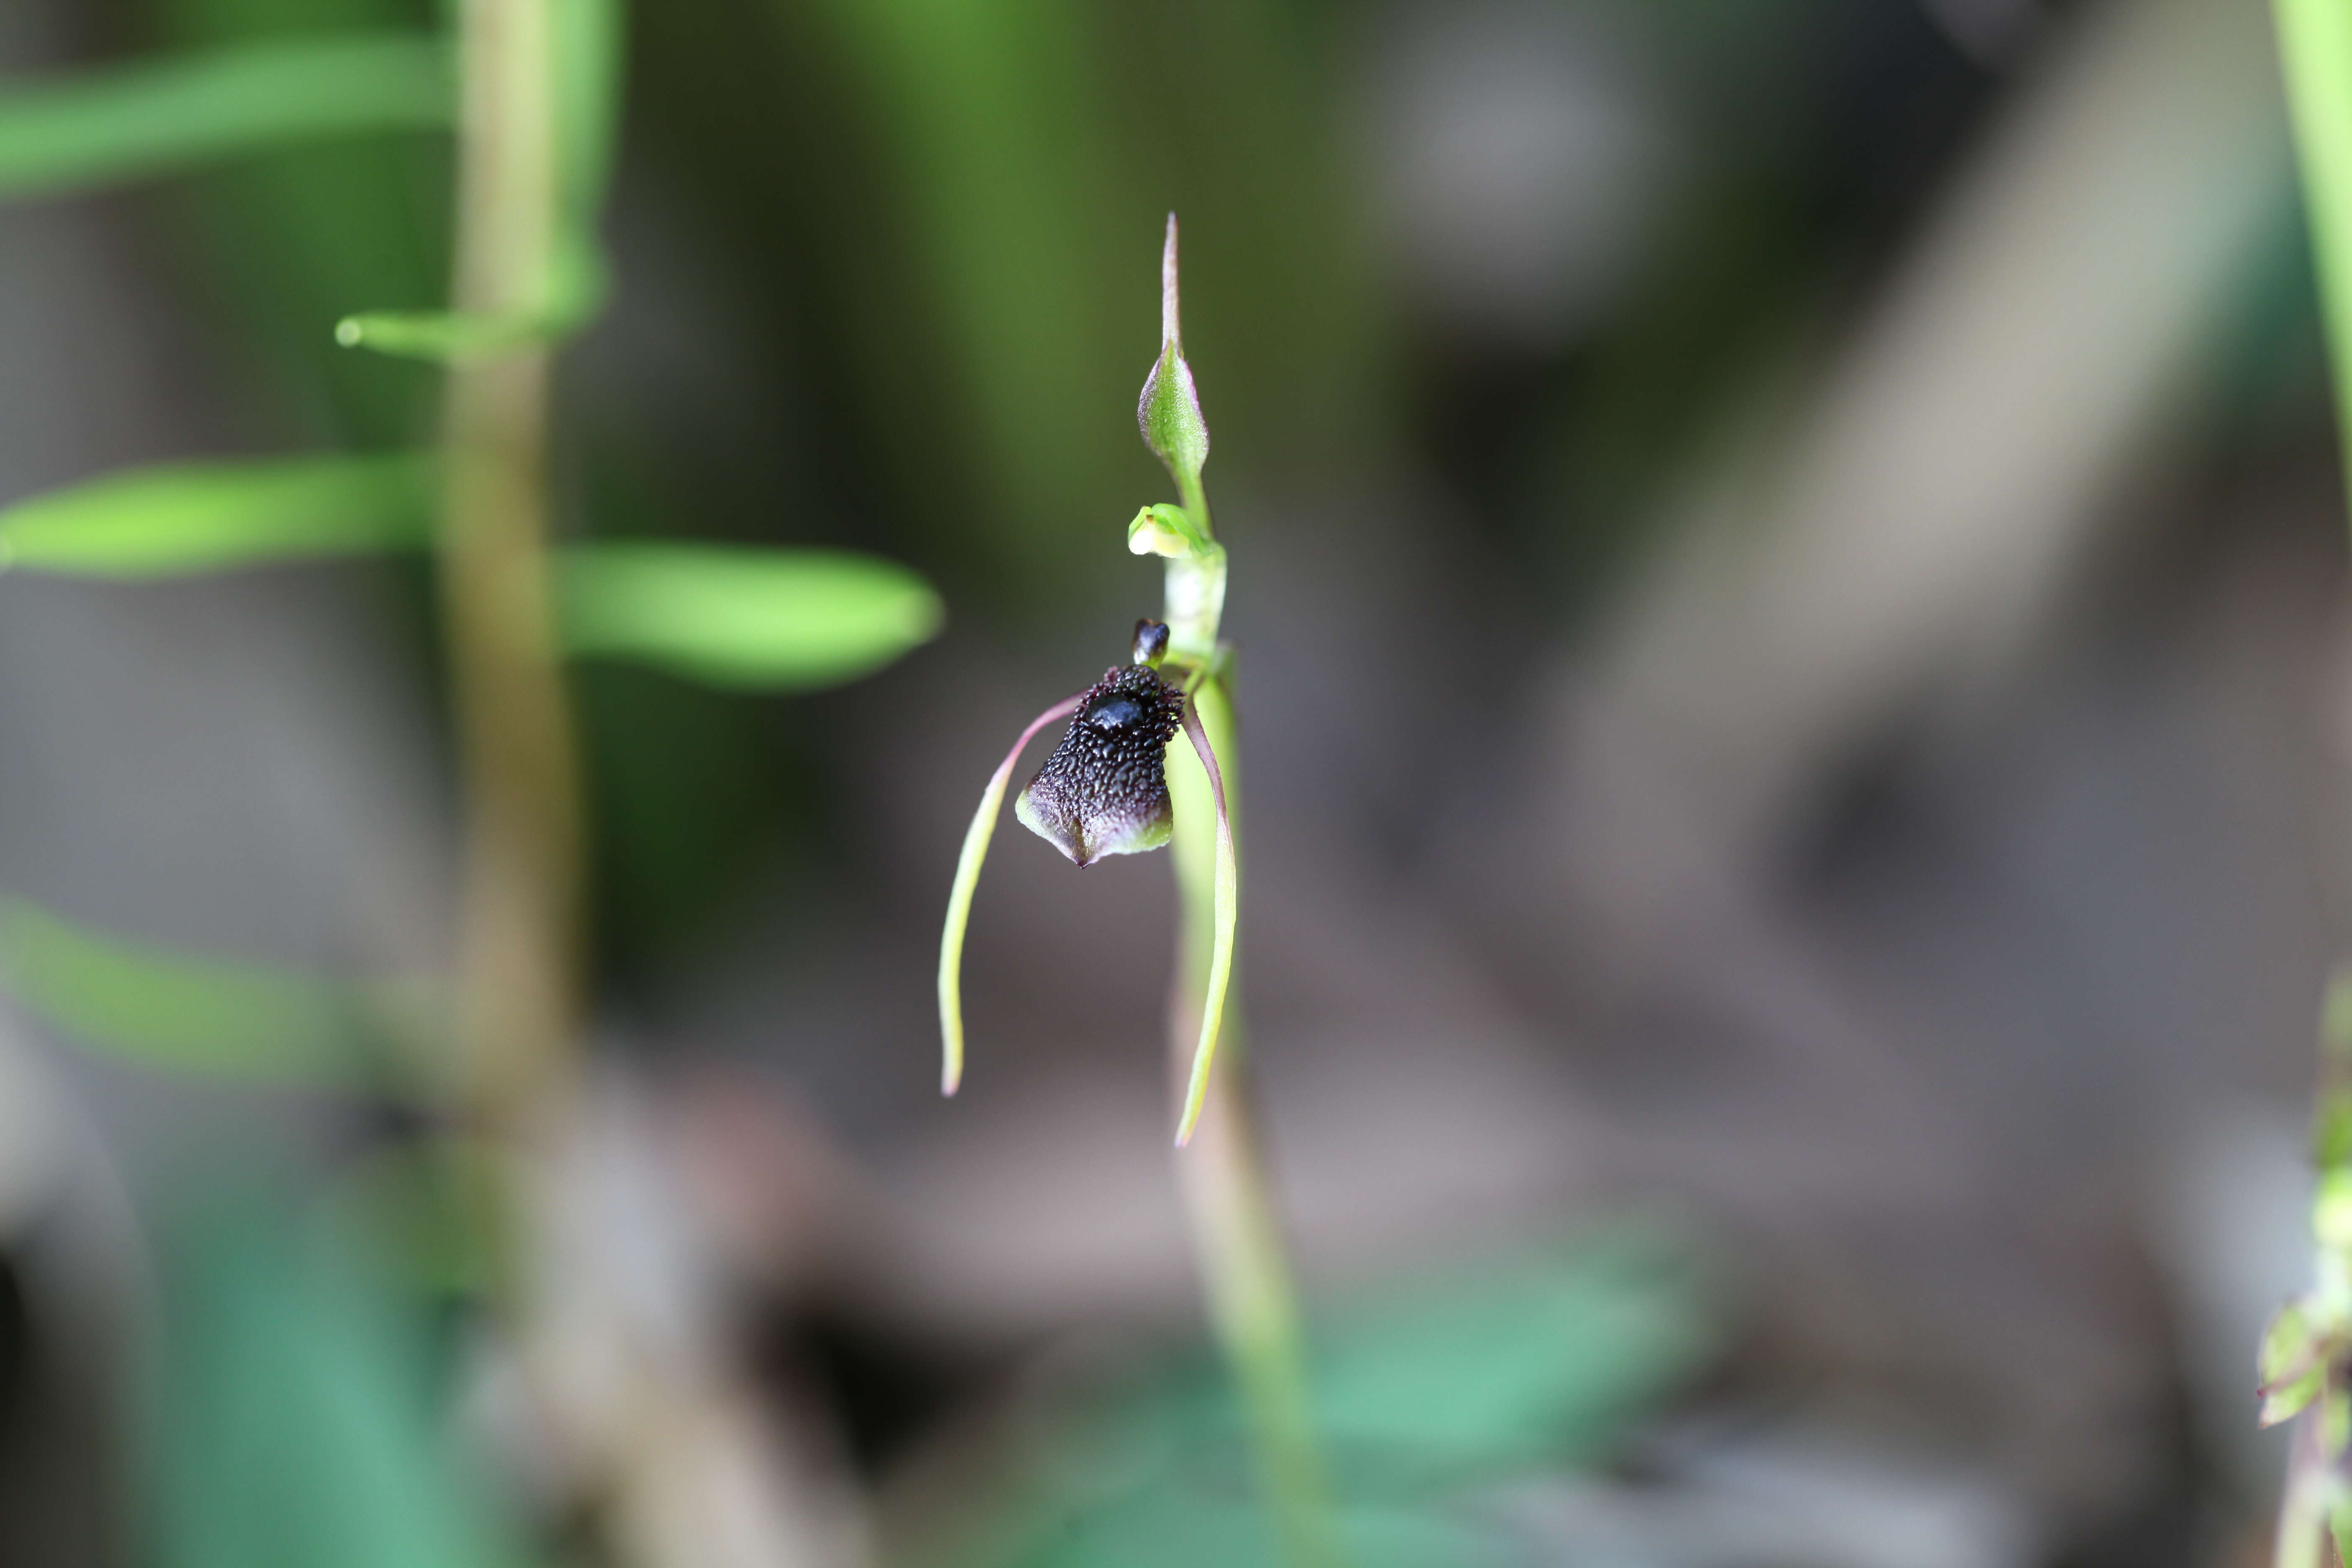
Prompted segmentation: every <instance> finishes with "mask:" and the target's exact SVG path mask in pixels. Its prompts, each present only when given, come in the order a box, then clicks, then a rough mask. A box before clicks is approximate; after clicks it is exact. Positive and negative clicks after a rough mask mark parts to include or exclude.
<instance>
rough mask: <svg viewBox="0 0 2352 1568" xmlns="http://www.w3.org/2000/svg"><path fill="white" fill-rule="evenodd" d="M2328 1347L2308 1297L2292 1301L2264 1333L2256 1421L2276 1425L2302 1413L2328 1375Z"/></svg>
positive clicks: (2264, 1424)
mask: <svg viewBox="0 0 2352 1568" xmlns="http://www.w3.org/2000/svg"><path fill="white" fill-rule="evenodd" d="M2327 1355H2328V1351H2327V1347H2326V1345H2325V1344H2324V1343H2323V1342H2322V1336H2321V1334H2320V1332H2319V1330H2318V1328H2317V1326H2316V1325H2315V1323H2314V1322H2313V1321H2312V1315H2311V1310H2310V1302H2309V1301H2308V1300H2294V1301H2289V1302H2288V1303H2287V1304H2286V1305H2285V1306H2284V1307H2282V1308H2280V1309H2279V1312H2278V1316H2277V1317H2275V1318H2273V1319H2272V1320H2271V1325H2270V1327H2269V1328H2268V1329H2266V1330H2264V1331H2263V1348H2262V1353H2261V1356H2260V1357H2259V1359H2258V1363H2257V1367H2256V1373H2257V1376H2258V1377H2259V1378H2260V1384H2259V1385H2258V1390H2257V1392H2258V1393H2259V1394H2260V1395H2261V1399H2262V1405H2261V1409H2260V1410H2259V1411H2258V1412H2257V1414H2256V1415H2255V1424H2256V1425H2257V1426H2277V1425H2278V1424H2279V1423H2280V1422H2282V1421H2285V1420H2290V1419H2292V1418H2293V1417H2294V1416H2295V1415H2300V1414H2301V1413H2302V1412H2303V1410H2304V1407H2305V1406H2306V1405H2309V1404H2310V1403H2311V1402H2312V1401H2313V1400H2314V1399H2315V1398H2317V1397H2318V1396H2319V1391H2320V1389H2321V1387H2322V1386H2323V1385H2324V1384H2326V1378H2327Z"/></svg>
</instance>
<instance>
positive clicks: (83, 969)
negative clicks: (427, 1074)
mask: <svg viewBox="0 0 2352 1568" xmlns="http://www.w3.org/2000/svg"><path fill="white" fill-rule="evenodd" d="M0 978H5V984H6V985H7V988H8V991H9V993H10V994H12V995H14V996H15V997H16V1000H17V1001H18V1002H19V1003H21V1004H23V1005H25V1006H26V1007H28V1008H30V1009H31V1010H32V1011H33V1012H35V1013H37V1014H38V1015H40V1016H42V1017H44V1018H46V1019H47V1020H48V1021H49V1022H50V1023H52V1024H55V1025H57V1026H59V1027H61V1028H63V1029H65V1030H67V1031H68V1032H69V1033H70V1034H72V1035H74V1036H76V1037H78V1038H79V1039H81V1040H82V1041H84V1042H86V1043H88V1044H90V1045H94V1046H98V1047H103V1048H104V1049H106V1050H108V1051H110V1052H111V1053H114V1054H116V1055H120V1056H122V1057H125V1058H131V1059H132V1060H135V1061H139V1062H142V1063H144V1064H146V1065H148V1066H152V1067H163V1068H181V1069H186V1070H193V1071H199V1072H206V1073H218V1074H223V1075H226V1076H230V1077H237V1078H252V1079H268V1080H273V1081H289V1080H291V1081H307V1082H318V1081H328V1080H334V1079H348V1078H351V1077H352V1076H353V1075H354V1072H355V1069H356V1068H357V1067H358V1065H359V1063H360V1061H361V1059H362V1056H361V1052H362V1045H363V1043H364V1042H365V1041H366V1040H368V1039H369V1038H371V1037H379V1038H380V1037H383V1036H385V1035H387V1034H394V1033H407V1032H410V1031H412V1030H415V1029H416V1028H418V1027H419V1026H422V1025H423V1024H424V1023H425V1013H426V1011H427V1009H429V1008H430V1007H431V1006H432V1005H433V1002H432V998H431V996H430V995H429V994H428V992H427V990H426V988H425V987H424V986H422V985H419V984H398V983H394V984H381V985H374V986H367V985H357V984H339V983H336V982H334V981H331V980H327V979H323V978H320V977H319V976H316V975H310V974H302V973H295V972H292V971H289V970H281V969H273V968H268V967H266V966H262V965H257V964H245V963H222V962H217V961H212V960H205V959H195V958H190V957H188V956H186V955H184V954H183V953H178V952H169V951H167V950H164V949H163V948H159V947H155V946H152V945H149V944H146V943H141V942H126V941H124V940H122V939H121V938H119V937H115V936H110V935H107V934H103V933H101V932H99V931H91V930H89V929H88V928H86V927H83V926H80V925H78V924H76V923H74V922H72V921H66V920H63V919H60V918H59V917H58V916H57V915H54V914H52V913H50V912H49V911H48V910H43V909H40V908H38V907H37V906H35V905H32V904H28V903H26V902H23V901H21V900H0Z"/></svg>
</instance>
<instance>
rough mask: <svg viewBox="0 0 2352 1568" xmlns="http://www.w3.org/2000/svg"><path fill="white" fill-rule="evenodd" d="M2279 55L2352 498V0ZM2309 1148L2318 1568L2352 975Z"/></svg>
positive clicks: (2351, 1346)
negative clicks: (2314, 1175)
mask: <svg viewBox="0 0 2352 1568" xmlns="http://www.w3.org/2000/svg"><path fill="white" fill-rule="evenodd" d="M2276 17H2277V24H2278V41H2279V54H2280V58H2281V62H2282V64H2283V66H2284V70H2285V76H2286V92H2287V108H2288V111H2289V117H2290V119H2291V121H2292V122H2293V124H2294V142H2295V151H2296V153H2297V156H2298V161H2299V162H2300V163H2301V165H2302V170H2303V190H2304V206H2305V212H2306V213H2307V215H2308V217H2309V222H2310V226H2311V240H2312V247H2313V251H2314V253H2315V261H2316V271H2317V276H2318V280H2319V302H2320V317H2321V320H2322V321H2323V322H2324V323H2325V325H2326V333H2327V343H2328V360H2329V364H2330V366H2331V369H2332V371H2333V374H2334V380H2335V384H2336V422H2337V432H2338V436H2337V439H2338V443H2339V446H2340V447H2341V454H2342V456H2343V458H2345V461H2346V479H2347V494H2348V495H2352V5H2346V4H2345V0H2277V4H2276ZM2320 1034H2321V1064H2320V1074H2319V1094H2318V1107H2317V1113H2316V1115H2315V1119H2314V1130H2313V1154H2314V1158H2315V1163H2317V1165H2318V1167H2319V1186H2318V1195H2317V1196H2316V1198H2315V1200H2314V1202H2313V1205H2312V1241H2313V1251H2314V1261H2313V1283H2312V1287H2311V1289H2309V1290H2307V1291H2305V1293H2304V1294H2303V1295H2302V1296H2300V1297H2298V1298H2296V1299H2295V1300H2293V1301H2290V1302H2289V1303H2287V1305H2286V1306H2285V1307H2284V1309H2283V1310H2281V1311H2280V1312H2279V1315H2278V1317H2277V1318H2276V1319H2275V1320H2273V1322H2272V1324H2271V1327H2270V1330H2269V1331H2268V1332H2267V1333H2265V1334H2264V1335H2263V1345H2262V1352H2261V1358H2260V1377H2261V1394H2262V1407H2261V1415H2260V1420H2261V1422H2262V1424H2263V1426H2272V1425H2274V1424H2276V1423H2278V1422H2281V1421H2285V1420H2289V1419H2292V1418H2293V1417H2294V1416H2296V1415H2302V1417H2303V1425H2302V1429H2301V1430H2299V1431H2298V1432H2297V1433H2296V1434H2295V1441H2294V1447H2293V1450H2292V1452H2291V1455H2290V1457H2289V1458H2288V1461H2287V1479H2286V1488H2285V1496H2284V1500H2283V1501H2282V1503H2281V1506H2280V1510H2279V1523H2278V1538H2277V1545H2276V1559H2275V1560H2276V1563H2277V1564H2278V1568H2319V1565H2320V1564H2321V1563H2324V1562H2326V1559H2327V1557H2328V1550H2327V1544H2328V1543H2327V1539H2326V1538H2327V1536H2328V1535H2329V1534H2330V1533H2331V1532H2332V1533H2333V1535H2334V1537H2335V1544H2336V1556H2337V1557H2338V1558H2339V1560H2352V1480H2347V1476H2346V1474H2345V1465H2344V1460H2345V1454H2346V1449H2347V1442H2352V974H2347V973H2338V974H2337V976H2336V980H2335V982H2334V984H2332V985H2331V986H2330V988H2329V991H2328V996H2327V1006H2326V1016H2325V1019H2324V1021H2323V1024H2322V1026H2321V1030H2320Z"/></svg>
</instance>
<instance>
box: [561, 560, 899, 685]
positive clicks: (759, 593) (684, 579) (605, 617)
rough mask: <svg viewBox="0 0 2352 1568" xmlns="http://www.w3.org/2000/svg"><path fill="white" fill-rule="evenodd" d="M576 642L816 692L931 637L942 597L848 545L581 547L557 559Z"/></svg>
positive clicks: (726, 681) (718, 677)
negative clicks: (795, 547) (838, 548)
mask: <svg viewBox="0 0 2352 1568" xmlns="http://www.w3.org/2000/svg"><path fill="white" fill-rule="evenodd" d="M556 583H557V591H558V595H559V602H560V607H561V614H562V630H563V642H564V647H565V648H566V650H567V651H569V652H571V653H572V654H574V655H576V656H579V657H583V658H618V659H625V660H629V661H631V662H635V663H639V664H646V665H651V666H653V667H654V668H659V669H664V670H667V671H668V672H669V673H671V674H674V675H681V676H684V677H687V678H688V679H694V680H699V681H703V682H706V683H708V684H709V685H713V686H719V687H726V688H730V689H737V690H746V691H810V690H816V689H822V688H824V687H828V686H837V685H840V684H842V683H844V682H845V681H850V680H855V679H858V678H859V677H861V676H865V675H868V674H871V673H873V672H874V671H875V670H877V669H879V668H882V667H883V666H884V665H887V664H889V663H891V662H892V661H893V660H895V659H897V658H899V656H901V655H902V654H905V653H907V652H908V650H910V649H912V648H914V647H919V646H920V645H921V644H923V643H925V642H928V641H929V640H930V638H931V637H934V636H935V635H937V633H938V631H939V629H940V624H941V622H942V620H943V618H944V616H943V612H942V610H941V607H940V600H939V595H936V594H934V593H933V592H932V591H931V589H930V586H929V584H926V583H925V582H924V581H923V580H922V579H921V578H920V577H918V576H917V575H915V574H913V573H912V572H909V571H908V570H907V569H906V568H905V567H903V566H899V565H898V564H896V563H892V562H888V561H885V560H882V559H880V558H878V557H876V556H870V555H858V554H854V553H851V552H845V551H827V550H761V549H754V548H749V547H743V546H730V545H718V544H656V543H635V542H631V543H613V544H588V545H579V546H574V547H573V548H572V549H570V550H566V551H564V552H562V553H561V555H560V556H559V558H558V562H557V578H556Z"/></svg>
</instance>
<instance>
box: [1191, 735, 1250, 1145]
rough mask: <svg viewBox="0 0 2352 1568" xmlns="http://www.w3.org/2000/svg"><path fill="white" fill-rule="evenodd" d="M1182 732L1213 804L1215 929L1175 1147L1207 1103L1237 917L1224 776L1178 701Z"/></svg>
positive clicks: (1237, 876)
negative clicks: (1206, 779)
mask: <svg viewBox="0 0 2352 1568" xmlns="http://www.w3.org/2000/svg"><path fill="white" fill-rule="evenodd" d="M1184 733H1186V734H1187V735H1190V736H1191V737H1192V749H1193V750H1194V751H1196V752H1200V753H1201V766H1202V770H1203V771H1205V772H1206V773H1208V775H1209V794H1210V796H1211V797H1212V798H1213V800H1214V801H1215V802H1216V805H1217V892H1216V925H1217V931H1216V941H1215V943H1214V944H1213V946H1212V947H1211V948H1210V950H1209V983H1208V984H1207V985H1206V986H1205V987H1203V988H1202V994H1201V1043H1200V1045H1199V1046H1198V1047H1195V1048H1194V1050H1193V1052H1192V1082H1191V1083H1189V1084H1188V1085H1186V1086H1185V1089H1184V1116H1183V1120H1182V1121H1180V1122H1178V1123H1177V1126H1176V1147H1178V1148H1179V1149H1181V1148H1182V1147H1183V1146H1184V1145H1185V1144H1187V1143H1189V1142H1192V1129H1193V1127H1194V1126H1195V1125H1197V1124H1198V1123H1199V1121H1200V1120H1201V1107H1202V1105H1204V1104H1206V1103H1207V1101H1208V1098H1209V1068H1210V1067H1211V1065H1212V1064H1213V1063H1214V1062H1215V1060H1216V1058H1217V1033H1218V1030H1219V1028H1220V1027H1221V1026H1223V1023H1224V1018H1225V988H1226V987H1227V986H1228V985H1229V984H1232V981H1233V977H1234V927H1235V926H1236V925H1237V924H1238V923H1239V921H1240V917H1241V864H1240V860H1239V858H1238V857H1236V856H1235V855H1234V824H1233V817H1232V815H1231V814H1230V813H1229V812H1227V811H1226V809H1225V775H1224V773H1223V771H1222V770H1220V769H1219V768H1218V766H1217V753H1216V752H1215V750H1214V749H1213V748H1212V747H1211V746H1210V744H1209V732H1208V731H1206V730H1203V729H1202V727H1201V715H1200V712H1199V710H1197V709H1196V708H1195V707H1194V706H1193V704H1192V702H1191V701H1189V700H1188V701H1186V703H1185V704H1184Z"/></svg>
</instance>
